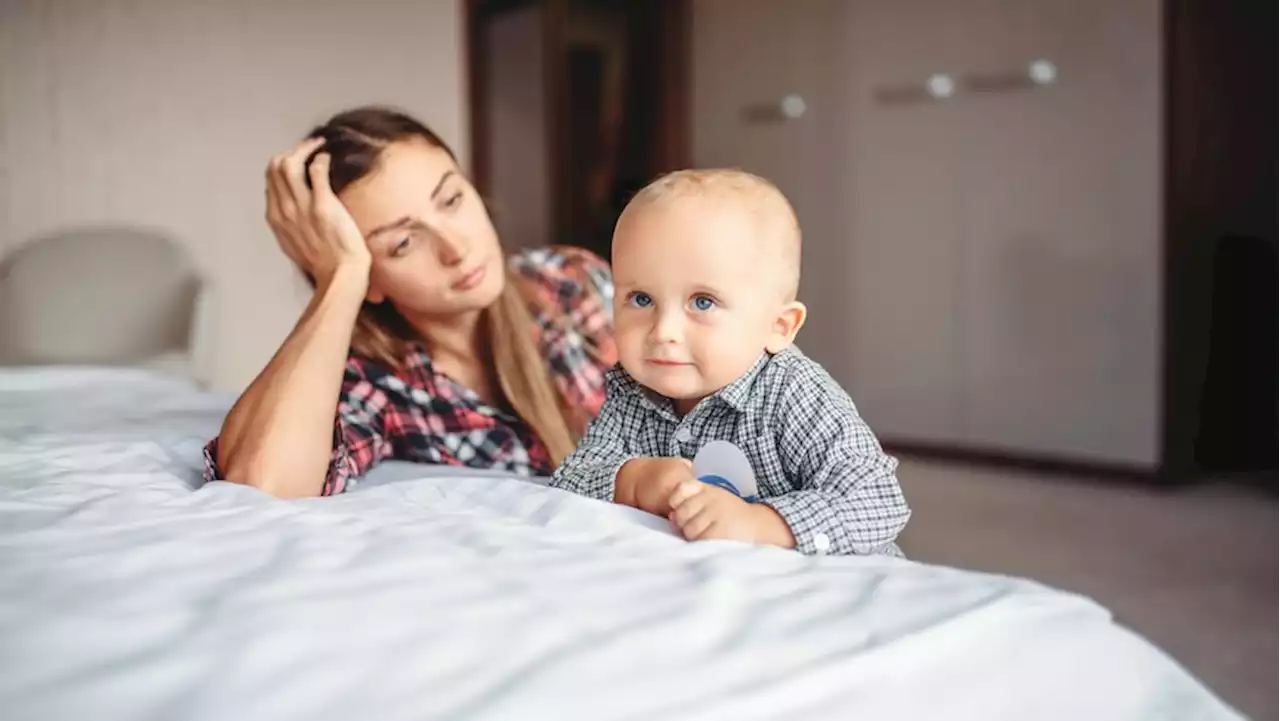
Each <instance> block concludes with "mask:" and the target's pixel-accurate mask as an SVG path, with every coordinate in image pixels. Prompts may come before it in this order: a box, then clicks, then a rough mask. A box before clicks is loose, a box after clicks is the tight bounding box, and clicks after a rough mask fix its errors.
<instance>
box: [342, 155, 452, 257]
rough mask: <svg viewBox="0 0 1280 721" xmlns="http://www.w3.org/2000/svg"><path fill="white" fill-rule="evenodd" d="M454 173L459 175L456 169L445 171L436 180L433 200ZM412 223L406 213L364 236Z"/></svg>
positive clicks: (432, 192) (411, 219) (432, 195)
mask: <svg viewBox="0 0 1280 721" xmlns="http://www.w3.org/2000/svg"><path fill="white" fill-rule="evenodd" d="M454 175H457V172H456V171H454V170H446V171H444V174H443V175H441V176H440V179H439V180H437V181H436V187H435V188H433V189H432V190H431V199H432V200H435V199H436V196H437V195H439V194H440V189H441V188H443V187H444V183H445V181H446V180H448V179H449V178H452V177H453V176H454ZM412 224H413V218H410V217H409V216H407V215H405V216H402V217H399V218H396V219H395V220H393V221H391V222H390V223H383V224H382V225H379V226H378V227H376V228H374V229H373V230H371V231H369V232H368V233H365V234H364V237H365V239H366V240H368V239H369V238H372V237H373V236H375V235H377V234H379V233H385V232H387V231H388V230H396V229H399V228H407V227H408V226H410V225H412Z"/></svg>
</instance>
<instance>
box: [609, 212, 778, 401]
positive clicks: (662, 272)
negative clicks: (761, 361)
mask: <svg viewBox="0 0 1280 721" xmlns="http://www.w3.org/2000/svg"><path fill="white" fill-rule="evenodd" d="M753 220H754V218H753V216H752V215H751V214H750V213H747V212H745V211H744V210H743V209H741V208H738V207H735V206H733V205H732V204H726V203H723V202H717V201H707V200H701V199H697V198H682V199H678V200H672V201H667V202H663V203H661V204H658V205H653V206H649V207H646V208H642V209H640V210H639V211H638V212H629V213H628V214H626V215H624V216H623V218H622V220H621V222H620V223H619V224H618V228H617V230H616V232H615V234H614V240H613V274H614V281H615V283H616V285H617V293H616V296H615V298H614V324H615V333H616V336H617V343H618V353H619V356H620V359H621V361H622V366H623V368H625V369H626V370H627V372H628V373H630V374H631V376H632V377H633V378H635V379H636V380H637V381H639V382H640V383H642V384H643V385H644V386H645V387H647V388H649V389H650V390H653V391H655V392H657V393H660V394H661V395H664V396H666V397H668V398H671V399H673V400H675V401H676V408H677V410H679V411H680V412H681V413H687V412H688V411H689V410H690V409H692V408H693V406H695V405H697V403H698V401H700V400H702V399H703V398H705V397H707V396H709V395H711V394H713V393H715V392H716V391H718V390H720V389H721V388H723V387H724V386H726V385H728V384H729V383H731V382H732V381H734V380H735V379H737V378H738V377H739V376H741V375H742V374H743V373H745V372H746V371H747V370H748V369H750V368H751V366H752V365H753V364H754V363H755V361H756V359H758V358H759V357H760V354H761V353H763V352H764V351H765V348H766V346H767V345H768V344H769V341H770V339H771V338H772V337H774V336H775V335H776V331H777V328H776V323H777V321H778V315H779V313H780V312H781V311H782V309H783V307H784V305H785V304H784V303H783V298H782V295H781V294H780V293H779V291H778V287H779V284H778V282H777V278H776V277H775V276H776V275H777V272H776V270H775V269H776V268H777V265H778V263H777V261H776V259H773V263H772V266H773V267H772V268H771V267H770V266H771V262H770V261H771V258H770V257H768V256H769V255H770V254H769V253H768V249H769V248H770V247H771V246H770V244H769V243H767V242H765V241H762V240H761V239H760V238H759V237H757V236H758V235H759V230H758V228H753V227H752V226H753V225H757V224H756V223H754V222H753Z"/></svg>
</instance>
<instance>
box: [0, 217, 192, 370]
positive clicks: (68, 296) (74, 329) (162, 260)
mask: <svg viewBox="0 0 1280 721" xmlns="http://www.w3.org/2000/svg"><path fill="white" fill-rule="evenodd" d="M207 295H208V288H207V287H206V284H205V283H204V282H203V280H202V278H201V276H200V273H199V272H198V271H197V269H196V266H195V264H194V263H193V262H192V261H191V259H190V257H189V256H188V255H187V253H186V252H185V250H184V249H183V248H182V247H181V246H179V245H178V244H177V243H176V242H174V241H173V240H171V239H170V238H169V237H167V236H166V235H164V234H163V233H159V232H156V231H153V230H148V229H137V228H127V227H126V228H114V227H112V228H89V229H78V230H72V231H66V232H61V233H57V234H54V235H49V236H46V237H43V238H39V239H37V240H34V241H31V242H29V243H25V244H23V245H21V246H20V247H18V248H17V249H16V250H14V251H12V252H10V253H9V254H8V255H6V256H5V257H4V258H2V259H0V365H53V364H91V365H133V366H148V367H154V368H158V369H162V370H166V371H169V372H176V373H180V374H182V375H185V376H188V377H190V378H192V379H194V380H196V381H198V382H202V383H204V382H207V380H208V366H207V363H204V362H203V360H202V359H203V357H204V353H205V352H206V351H207V344H206V343H205V342H204V340H203V339H204V336H205V335H206V334H207V333H206V329H207V326H208V322H207V319H206V318H207V315H208V313H207V310H206V309H207V307H208V301H209V299H208V297H207Z"/></svg>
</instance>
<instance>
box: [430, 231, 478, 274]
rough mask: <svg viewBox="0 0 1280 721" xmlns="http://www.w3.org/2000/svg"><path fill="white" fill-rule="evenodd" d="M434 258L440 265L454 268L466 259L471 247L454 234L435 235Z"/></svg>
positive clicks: (462, 238)
mask: <svg viewBox="0 0 1280 721" xmlns="http://www.w3.org/2000/svg"><path fill="white" fill-rule="evenodd" d="M435 250H436V258H438V259H439V260H440V264H441V265H446V266H454V265H458V264H459V263H461V262H462V261H463V260H465V259H466V257H467V254H468V253H469V252H470V250H471V246H470V244H469V243H467V240H466V238H465V237H463V236H462V235H459V234H456V233H448V232H441V233H436V243H435Z"/></svg>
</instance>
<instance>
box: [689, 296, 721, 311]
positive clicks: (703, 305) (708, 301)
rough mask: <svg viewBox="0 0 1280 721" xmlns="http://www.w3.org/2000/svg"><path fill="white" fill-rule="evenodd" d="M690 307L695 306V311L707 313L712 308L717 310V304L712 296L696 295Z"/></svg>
mask: <svg viewBox="0 0 1280 721" xmlns="http://www.w3.org/2000/svg"><path fill="white" fill-rule="evenodd" d="M689 305H691V306H693V309H694V310H696V311H701V312H703V313H705V312H707V311H709V310H711V309H712V308H715V307H716V302H715V300H714V299H712V298H711V297H710V296H705V295H695V296H694V297H693V300H692V301H690V303H689Z"/></svg>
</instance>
